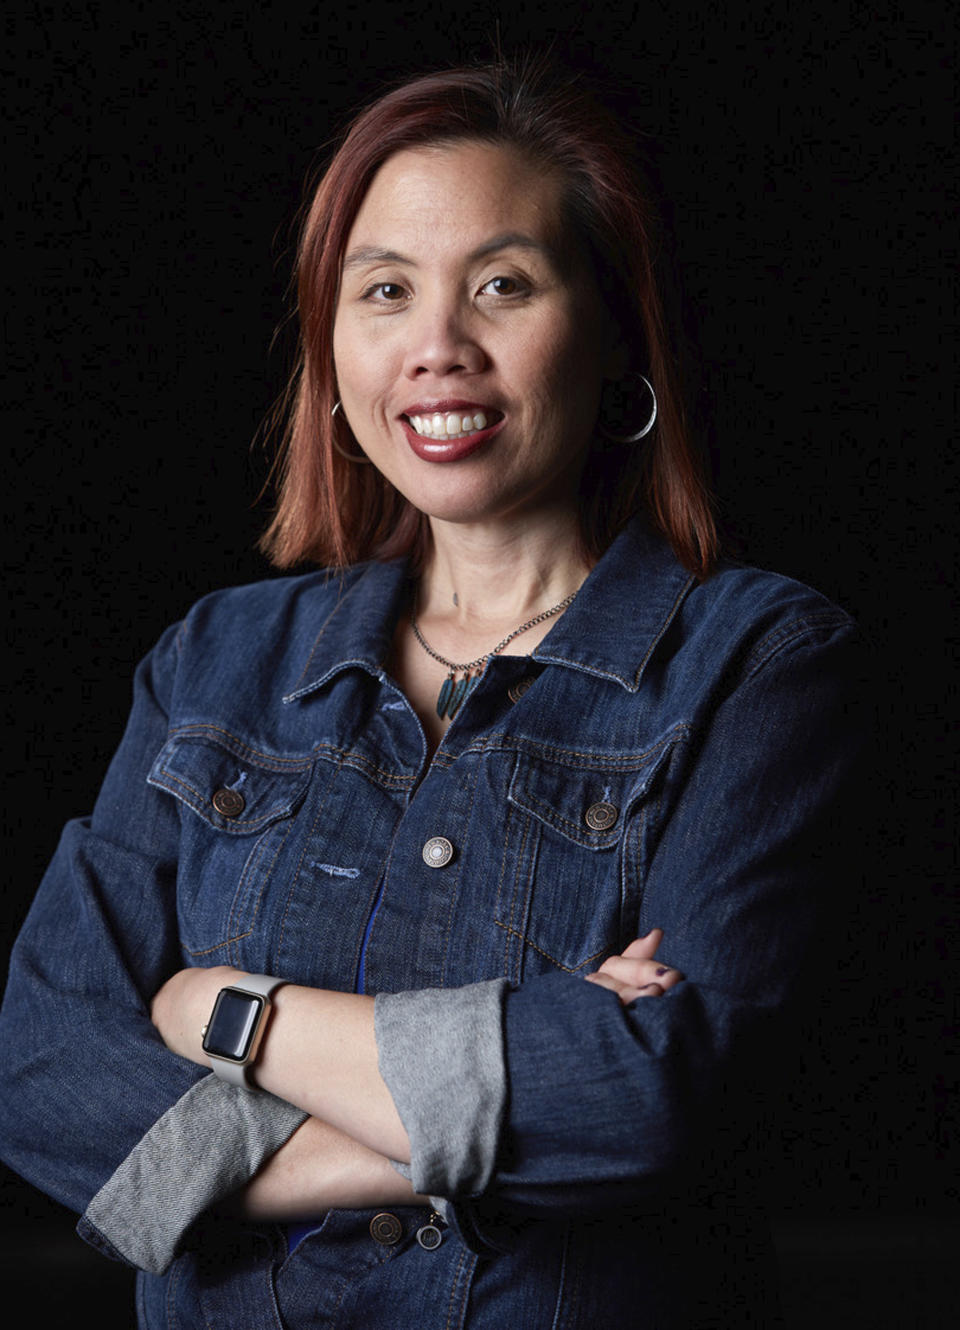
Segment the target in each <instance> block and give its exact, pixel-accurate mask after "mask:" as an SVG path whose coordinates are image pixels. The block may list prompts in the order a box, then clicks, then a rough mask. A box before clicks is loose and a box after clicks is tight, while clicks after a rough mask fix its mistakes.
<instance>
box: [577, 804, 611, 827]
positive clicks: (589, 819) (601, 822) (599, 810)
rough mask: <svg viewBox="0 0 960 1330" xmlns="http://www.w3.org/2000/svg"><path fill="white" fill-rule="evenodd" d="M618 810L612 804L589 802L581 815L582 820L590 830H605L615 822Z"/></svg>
mask: <svg viewBox="0 0 960 1330" xmlns="http://www.w3.org/2000/svg"><path fill="white" fill-rule="evenodd" d="M618 815H619V810H618V809H616V808H614V806H613V804H605V803H599V804H591V805H590V807H589V808H588V809H587V811H586V812H585V813H584V815H583V820H584V822H586V824H587V826H588V827H589V828H590V829H591V831H607V830H609V828H610V827H612V826H613V824H614V822H616V820H617V817H618Z"/></svg>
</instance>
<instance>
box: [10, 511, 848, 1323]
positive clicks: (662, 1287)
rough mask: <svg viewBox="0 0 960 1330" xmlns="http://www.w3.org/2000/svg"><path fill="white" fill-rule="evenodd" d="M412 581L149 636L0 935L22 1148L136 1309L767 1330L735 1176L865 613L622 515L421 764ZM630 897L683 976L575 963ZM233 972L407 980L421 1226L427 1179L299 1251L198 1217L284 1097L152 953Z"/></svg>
mask: <svg viewBox="0 0 960 1330" xmlns="http://www.w3.org/2000/svg"><path fill="white" fill-rule="evenodd" d="M408 593H409V583H408V570H407V568H406V566H405V565H404V563H403V562H402V561H399V562H393V563H387V564H371V565H366V566H363V567H360V568H357V569H352V570H349V571H348V572H346V573H345V574H343V575H342V576H340V575H337V576H333V577H330V576H328V575H325V574H322V573H317V574H309V575H307V576H302V577H294V578H287V579H281V580H273V581H267V582H263V583H259V584H256V585H253V586H247V587H240V588H234V589H230V590H227V591H223V592H219V593H217V594H214V595H212V596H208V597H206V598H205V599H204V600H202V601H201V602H200V603H199V604H198V605H196V606H195V607H194V608H193V610H191V612H190V613H189V615H188V616H187V617H186V619H185V620H184V621H183V623H182V624H180V625H177V626H175V627H173V628H171V629H170V630H169V631H168V632H167V633H166V634H165V635H164V636H163V637H162V638H161V640H160V642H159V643H158V645H157V646H156V648H155V649H154V651H153V652H152V653H151V654H150V655H149V656H148V657H147V659H146V660H145V661H144V662H143V663H142V664H141V666H140V668H139V670H138V674H137V682H136V692H135V702H134V708H133V712H132V716H131V719H130V722H129V726H128V728H127V731H126V734H125V737H124V739H123V742H122V744H121V747H120V749H119V751H118V753H117V755H116V756H115V758H114V760H113V762H112V764H111V766H110V769H109V772H108V775H107V777H106V780H105V782H104V786H103V789H102V791H101V794H100V796H99V799H98V801H97V804H96V808H95V810H94V813H93V815H92V817H91V818H89V819H84V820H82V821H76V822H73V823H71V824H69V825H68V827H67V828H66V830H65V832H64V835H63V839H62V842H61V845H60V847H59V849H58V851H57V854H56V857H55V859H54V861H53V863H52V864H51V867H50V869H49V871H48V874H47V876H46V878H45V880H44V882H43V885H42V887H41V889H40V892H39V893H38V896H37V899H36V901H35V903H34V905H33V908H32V909H31V912H30V915H29V917H28V919H27V922H26V924H25V926H24V929H23V932H22V935H21V937H20V939H19V941H18V943H17V946H16V948H15V951H14V954H13V957H12V962H11V971H10V980H9V985H8V990H7V995H6V999H5V1003H4V1007H3V1012H2V1018H0V1049H2V1050H3V1052H2V1056H3V1059H4V1066H3V1069H2V1076H0V1140H2V1144H3V1153H4V1157H5V1158H6V1159H7V1160H8V1161H9V1162H10V1163H11V1165H12V1166H13V1167H14V1168H15V1169H17V1170H18V1171H19V1172H21V1173H22V1174H23V1175H24V1176H25V1177H27V1178H28V1179H30V1180H31V1181H33V1182H34V1183H35V1184H36V1185H37V1186H39V1187H41V1188H43V1189H44V1190H46V1191H48V1192H49V1193H50V1194H51V1195H53V1196H55V1197H57V1198H58V1199H59V1200H61V1201H62V1202H64V1203H65V1204H67V1205H68V1206H71V1207H73V1208H74V1209H75V1210H76V1211H78V1212H81V1213H83V1212H86V1214H85V1218H84V1219H83V1220H82V1221H81V1232H82V1233H83V1234H84V1236H86V1237H87V1238H88V1239H89V1240H90V1241H92V1242H94V1243H95V1244H97V1245H98V1246H100V1247H101V1248H103V1249H104V1250H105V1251H107V1252H109V1253H111V1254H113V1255H119V1256H120V1257H122V1258H123V1259H126V1260H129V1261H131V1262H132V1263H134V1264H137V1265H139V1266H140V1267H141V1268H142V1269H143V1270H144V1271H145V1273H143V1274H141V1275H140V1277H139V1280H138V1298H139V1316H140V1324H141V1325H142V1326H145V1327H150V1330H154V1327H160V1326H167V1325H177V1326H188V1325H189V1326H193V1325H197V1326H200V1325H211V1326H224V1327H229V1328H231V1330H237V1327H242V1330H267V1327H269V1330H280V1328H281V1327H287V1328H288V1330H301V1327H308V1326H309V1327H313V1326H324V1327H328V1326H337V1327H346V1326H356V1327H363V1330H381V1328H382V1330H397V1328H398V1327H413V1326H426V1325H428V1324H429V1325H433V1324H436V1325H440V1324H441V1323H442V1324H443V1325H445V1326H459V1327H465V1328H468V1330H486V1328H487V1327H490V1328H491V1330H492V1328H493V1327H496V1328H497V1330H502V1327H503V1326H506V1325H512V1326H518V1327H520V1326H522V1327H524V1330H537V1328H538V1327H541V1326H542V1327H544V1330H547V1328H548V1327H553V1326H561V1325H562V1326H564V1327H567V1328H568V1330H581V1328H583V1330H586V1327H595V1326H597V1325H599V1324H601V1323H603V1322H604V1320H605V1319H606V1318H607V1317H617V1318H619V1320H620V1322H621V1324H625V1325H629V1326H643V1327H646V1326H658V1327H661V1326H662V1327H675V1326H676V1327H679V1326H687V1325H691V1326H692V1325H697V1326H706V1325H717V1326H724V1327H727V1326H732V1325H740V1324H743V1325H751V1324H757V1325H766V1324H771V1323H772V1320H771V1319H770V1318H771V1317H772V1315H773V1313H772V1312H771V1311H770V1304H769V1303H768V1302H767V1301H766V1298H767V1296H768V1286H767V1274H766V1272H765V1267H764V1264H763V1259H764V1258H763V1253H764V1250H765V1239H764V1235H763V1231H762V1223H761V1222H760V1220H759V1219H758V1216H757V1212H756V1210H755V1207H754V1204H753V1201H752V1198H751V1197H750V1195H749V1193H748V1192H740V1191H738V1182H737V1179H738V1175H739V1174H741V1173H742V1172H744V1171H747V1170H746V1165H745V1160H746V1155H745V1154H744V1153H743V1151H744V1143H745V1142H746V1141H748V1140H749V1138H750V1136H751V1133H752V1130H753V1117H752V1112H753V1110H752V1106H751V1101H750V1094H749V1093H748V1087H750V1086H752V1085H754V1084H756V1083H758V1082H759V1081H762V1079H763V1077H764V1076H765V1075H766V1073H767V1071H768V1070H769V1066H770V1063H771V1059H772V1054H773V1052H774V1050H775V1049H776V1048H777V1045H778V1042H779V1041H780V1040H782V1039H783V1037H784V1033H783V1032H784V1031H785V1030H786V1029H787V1028H788V1027H787V1026H785V1025H784V1023H783V1022H784V1016H785V1013H786V1011H787V1009H788V1007H789V1006H790V1004H791V1002H792V1000H793V998H794V997H795V996H797V989H798V983H799V977H800V975H801V972H802V967H803V965H804V962H805V959H806V958H807V956H808V955H809V953H810V949H811V945H812V943H813V942H814V940H815V939H816V936H817V930H818V929H819V928H821V927H822V924H823V918H824V915H823V911H824V908H825V907H826V908H829V902H830V893H831V892H832V891H834V890H835V889H836V865H837V863H838V861H839V859H838V853H837V847H838V843H839V842H838V836H839V834H840V832H839V827H838V822H839V820H840V819H841V818H842V816H843V813H844V809H845V801H846V800H847V799H848V797H849V795H850V794H851V791H852V786H853V784H854V781H855V773H856V760H857V754H858V750H859V747H860V735H859V730H858V725H857V723H856V722H855V719H854V707H855V702H856V683H855V679H856V655H857V648H856V646H855V642H854V631H853V625H852V623H851V621H850V620H849V618H848V617H847V616H846V615H845V614H844V613H843V612H842V611H841V610H839V609H837V608H836V607H835V606H833V605H831V604H830V603H829V602H827V601H825V600H824V599H823V598H822V597H820V596H819V595H817V594H816V593H815V592H813V591H811V590H809V589H808V588H806V587H804V586H801V585H799V584H798V583H796V582H792V581H789V580H787V579H784V578H781V577H777V576H775V575H772V574H769V573H765V572H758V571H755V570H750V569H745V568H742V567H734V566H723V567H721V569H720V570H719V571H718V572H717V573H716V574H715V575H714V576H712V577H711V578H709V579H708V580H706V581H704V582H701V581H698V580H697V579H696V578H693V577H691V576H689V575H688V574H687V573H686V572H685V571H684V570H683V569H682V568H681V567H680V565H679V564H678V563H677V562H676V560H675V558H674V557H673V555H672V554H671V553H670V551H669V549H668V548H667V547H666V545H665V544H664V543H663V542H662V541H661V539H660V538H659V537H657V536H654V535H653V534H652V533H651V532H650V531H649V530H648V528H647V527H646V525H645V524H644V523H643V522H642V521H640V520H637V521H635V522H634V523H633V524H632V525H631V526H630V527H629V528H628V529H627V530H626V531H625V532H624V533H623V534H622V535H621V536H620V537H619V538H618V540H617V541H616V542H615V543H614V545H613V546H612V547H611V548H610V550H609V551H608V552H607V554H606V555H605V556H604V557H603V559H602V560H601V561H600V563H599V564H598V565H597V566H596V568H595V569H594V570H593V572H592V574H591V575H590V577H589V578H588V580H587V582H586V583H585V584H584V586H583V588H582V589H581V591H580V594H579V595H578V597H577V599H576V601H575V602H574V603H573V605H572V606H571V607H570V608H569V609H568V610H567V611H566V613H565V614H564V615H563V617H562V618H561V619H559V620H558V622H557V623H556V624H555V626H554V627H553V628H552V630H551V631H550V633H549V634H548V636H547V637H546V638H545V639H544V640H543V642H542V643H541V644H540V646H538V647H537V648H536V650H535V651H534V652H533V653H532V655H531V656H528V657H511V656H500V657H496V658H494V659H492V660H490V661H489V662H488V663H487V666H486V669H485V671H484V674H483V677H482V679H481V680H480V682H479V684H478V686H477V687H476V688H475V690H474V691H473V693H472V695H471V696H470V698H469V699H468V701H467V703H466V704H465V706H464V707H463V709H462V711H461V712H460V713H459V714H458V716H457V718H456V720H455V721H454V723H453V724H452V725H451V727H450V730H449V732H448V734H447V735H446V737H445V739H444V742H443V744H442V746H441V747H440V749H439V750H438V751H437V753H436V754H435V756H434V757H433V760H432V761H428V756H427V745H426V743H425V740H424V736H423V733H422V730H421V727H420V724H419V721H418V720H417V717H416V715H415V714H414V712H413V711H412V709H411V708H410V706H409V704H408V703H407V701H406V699H405V697H404V696H403V694H402V693H401V691H400V690H399V688H398V687H397V685H396V684H394V683H393V682H392V681H391V679H390V678H389V676H388V675H387V673H386V672H385V669H384V666H383V662H384V661H385V660H386V659H387V656H388V653H389V650H390V644H391V637H392V632H393V627H394V625H395V623H396V620H397V617H398V615H399V614H400V612H401V610H402V608H403V606H404V603H405V597H406V596H407V595H408ZM223 788H229V789H232V790H237V791H239V792H240V793H241V794H242V796H243V808H242V811H241V812H240V813H239V814H238V815H236V816H226V815H224V814H222V813H220V812H218V811H217V808H216V806H215V804H214V802H213V795H214V794H215V793H216V791H217V790H220V789H223ZM598 804H602V805H605V806H606V807H607V809H612V810H613V811H612V813H610V812H609V811H608V812H606V814H605V816H601V817H597V816H596V815H595V813H591V810H594V809H595V806H596V805H598ZM434 836H443V837H445V838H446V839H447V840H449V842H450V843H451V845H452V847H453V851H454V853H453V857H452V859H451V860H450V862H449V863H448V864H446V865H445V866H443V867H441V868H437V867H433V866H431V865H430V864H428V863H427V862H426V861H425V859H424V856H423V849H424V846H425V844H426V842H427V841H428V840H430V838H431V837H434ZM652 927H660V928H662V929H664V931H665V940H664V943H663V947H662V954H663V956H664V958H665V959H666V960H667V961H669V963H670V964H672V965H674V966H676V967H678V968H679V969H681V970H682V971H683V972H684V974H685V975H686V979H685V981H684V982H682V983H681V984H679V985H678V986H677V987H676V988H674V989H672V990H671V991H669V992H668V993H667V994H665V995H664V996H662V997H660V998H656V999H647V1000H639V1001H637V1002H635V1003H633V1004H632V1005H631V1006H629V1007H622V1006H621V1004H620V1002H619V1001H618V999H617V998H616V996H615V995H613V994H612V993H609V992H607V991H606V990H603V989H600V988H598V987H596V986H594V985H592V984H586V983H584V982H582V976H583V975H584V974H587V973H589V972H591V971H592V970H595V969H596V968H597V966H598V965H599V964H600V962H601V961H602V960H603V958H604V957H606V956H608V955H610V954H611V953H616V952H619V951H621V950H622V949H623V947H624V946H625V945H626V944H627V943H628V942H629V941H630V939H631V938H633V937H635V936H636V935H637V934H638V933H645V932H647V930H649V929H650V928H652ZM224 963H226V964H231V965H236V966H240V967H242V968H243V969H246V970H249V971H256V972H266V973H271V974H275V975H278V976H282V977H284V978H286V979H289V980H292V981H295V982H298V983H302V984H310V985H316V986H319V987H324V988H333V989H340V990H346V991H352V990H354V989H356V988H358V987H362V988H363V989H364V990H365V991H366V992H368V993H376V994H378V995H387V994H398V995H402V996H398V997H378V1007H377V1012H378V1017H377V1020H378V1025H377V1034H378V1044H379V1049H380V1057H381V1069H382V1071H383V1074H384V1076H385V1078H386V1079H387V1082H388V1085H390V1088H391V1090H392V1092H393V1094H394V1098H395V1100H396V1102H397V1105H398V1108H399V1110H400V1113H401V1117H402V1118H403V1120H404V1123H405V1125H406V1127H407V1130H408V1133H409V1135H410V1138H411V1146H412V1152H413V1154H412V1163H411V1171H412V1177H413V1181H414V1184H415V1185H416V1187H417V1188H418V1190H420V1191H422V1192H424V1193H427V1194H430V1195H435V1196H437V1197H438V1198H439V1197H443V1198H446V1201H447V1202H448V1204H447V1206H446V1208H445V1217H446V1221H447V1223H446V1224H445V1225H443V1226H442V1232H443V1241H442V1242H441V1244H440V1246H439V1247H437V1248H436V1249H435V1250H427V1249H425V1248H424V1247H422V1246H421V1245H420V1244H419V1243H418V1242H417V1241H416V1233H417V1231H418V1229H419V1228H420V1227H421V1226H422V1225H423V1224H424V1222H425V1221H426V1213H425V1212H424V1211H423V1210H418V1209H415V1208H413V1207H411V1208H409V1209H406V1208H403V1207H401V1208H398V1209H395V1210H394V1211H393V1213H394V1214H395V1215H396V1217H397V1219H398V1220H399V1227H400V1236H399V1238H398V1240H397V1241H395V1242H393V1243H392V1244H383V1243H381V1242H377V1241H375V1240H374V1238H373V1237H372V1236H371V1233H370V1227H369V1225H370V1220H371V1218H372V1217H373V1214H374V1213H375V1212H372V1211H371V1212H356V1211H331V1212H329V1213H328V1214H327V1216H326V1217H325V1218H323V1221H322V1224H320V1226H319V1228H318V1229H317V1231H316V1232H314V1233H313V1234H312V1235H311V1236H310V1237H308V1238H307V1239H306V1240H305V1241H304V1242H302V1243H301V1244H300V1245H299V1246H297V1247H296V1249H295V1250H294V1251H293V1252H292V1253H288V1248H287V1244H286V1241H285V1235H284V1234H282V1233H281V1231H280V1229H279V1228H273V1227H271V1226H265V1227H262V1228H258V1227H256V1226H253V1225H250V1226H244V1225H239V1224H232V1223H230V1222H228V1221H226V1220H217V1221H212V1220H211V1219H210V1218H209V1217H208V1214H207V1211H208V1207H209V1206H210V1205H211V1204H212V1203H213V1202H214V1201H216V1200H217V1199H218V1197H219V1196H221V1195H223V1194H225V1193H227V1192H229V1191H231V1190H232V1189H234V1188H235V1187H237V1186H238V1185H240V1184H241V1183H242V1182H243V1181H244V1180H245V1179H246V1178H247V1177H249V1176H250V1175H251V1174H252V1173H253V1172H254V1171H255V1170H256V1168H257V1167H258V1166H259V1164H260V1163H261V1162H262V1161H263V1159H264V1158H266V1157H267V1156H268V1155H269V1154H270V1153H271V1152H272V1151H273V1150H275V1149H277V1148H278V1147H279V1145H280V1144H281V1143H282V1142H283V1140H285V1139H286V1138H287V1136H289V1134H290V1133H291V1132H292V1131H293V1129H294V1128H295V1127H296V1125H297V1124H298V1123H299V1122H300V1121H301V1120H302V1114H300V1113H299V1112H298V1111H297V1110H294V1109H292V1108H290V1106H288V1105H284V1104H283V1103H282V1102H281V1101H279V1100H276V1099H274V1098H273V1097H272V1096H269V1095H258V1094H255V1093H252V1092H247V1091H243V1090H236V1089H234V1088H233V1087H230V1086H226V1085H224V1084H223V1083H221V1082H218V1081H216V1080H215V1078H213V1077H211V1076H210V1075H209V1073H207V1072H205V1071H204V1069H202V1068H200V1067H198V1066H195V1065H194V1064H192V1063H188V1062H185V1061H183V1060H181V1059H180V1058H179V1057H177V1056H175V1055H174V1054H172V1053H170V1052H168V1051H167V1050H166V1049H165V1048H164V1046H163V1045H162V1043H161V1042H160V1040H159V1038H158V1037H157V1035H156V1032H155V1030H154V1029H153V1026H152V1025H151V1024H150V1021H149V1014H148V1013H149V1001H150V998H151V996H152V994H153V993H154V992H155V991H156V989H157V988H158V987H159V986H160V985H161V983H162V982H163V981H164V979H165V978H166V977H167V976H168V975H169V974H170V973H171V972H172V971H173V970H175V969H178V968H180V967H182V966H183V965H184V964H188V965H214V964H224ZM442 990H450V991H442ZM800 996H801V998H802V992H801V994H800ZM438 1203H439V1202H438ZM318 1223H319V1221H318ZM238 1308H242V1311H238Z"/></svg>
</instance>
